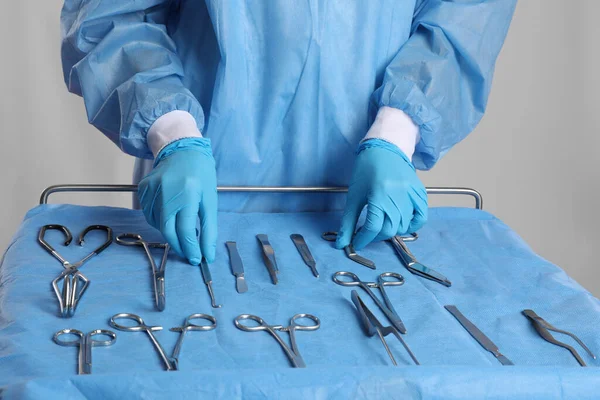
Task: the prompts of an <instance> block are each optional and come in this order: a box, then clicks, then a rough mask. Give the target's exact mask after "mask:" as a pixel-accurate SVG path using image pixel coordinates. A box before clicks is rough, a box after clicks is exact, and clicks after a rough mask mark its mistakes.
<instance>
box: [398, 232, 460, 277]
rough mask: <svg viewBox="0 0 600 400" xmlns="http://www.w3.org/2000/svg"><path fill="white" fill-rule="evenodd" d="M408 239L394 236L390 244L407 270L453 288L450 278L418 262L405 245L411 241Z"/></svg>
mask: <svg viewBox="0 0 600 400" xmlns="http://www.w3.org/2000/svg"><path fill="white" fill-rule="evenodd" d="M414 235H416V234H414ZM415 238H416V236H415ZM406 239H407V238H402V237H400V236H394V237H392V238H391V239H389V242H390V243H391V244H392V246H393V247H394V250H396V254H398V257H399V258H400V261H402V264H404V266H405V267H406V269H407V270H409V271H410V272H411V273H413V274H415V275H418V276H420V277H422V278H426V279H429V280H432V281H434V282H437V283H440V284H442V285H444V286H447V287H450V286H452V282H450V281H449V280H448V278H446V277H445V276H444V275H442V274H440V273H439V272H437V271H435V270H433V269H431V268H428V267H426V266H425V265H423V264H421V263H420V262H418V261H417V259H416V258H415V256H414V255H413V254H412V253H411V251H410V250H409V249H408V246H406V244H405V243H404V242H406V241H411V240H406Z"/></svg>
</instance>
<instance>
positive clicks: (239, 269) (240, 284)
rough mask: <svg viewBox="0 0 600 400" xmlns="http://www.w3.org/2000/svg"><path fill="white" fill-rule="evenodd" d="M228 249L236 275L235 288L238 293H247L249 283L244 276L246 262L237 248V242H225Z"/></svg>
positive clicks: (232, 268)
mask: <svg viewBox="0 0 600 400" xmlns="http://www.w3.org/2000/svg"><path fill="white" fill-rule="evenodd" d="M225 246H227V251H228V252H229V261H230V263H231V272H232V273H233V275H234V276H235V288H236V290H237V292H238V293H246V292H247V291H248V285H247V284H246V278H245V276H244V264H243V263H242V258H241V257H240V253H239V252H238V249H237V244H236V243H235V242H225Z"/></svg>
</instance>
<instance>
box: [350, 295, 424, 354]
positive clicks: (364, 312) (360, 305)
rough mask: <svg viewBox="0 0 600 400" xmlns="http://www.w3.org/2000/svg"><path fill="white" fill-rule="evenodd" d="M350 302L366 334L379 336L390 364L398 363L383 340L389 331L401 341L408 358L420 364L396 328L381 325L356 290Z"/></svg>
mask: <svg viewBox="0 0 600 400" xmlns="http://www.w3.org/2000/svg"><path fill="white" fill-rule="evenodd" d="M352 302H353V303H354V305H355V306H356V310H357V311H358V314H359V316H360V318H361V321H362V324H363V327H364V329H365V333H366V334H367V335H368V336H374V335H375V334H377V336H379V340H381V343H383V347H385V350H386V351H387V353H388V356H389V357H390V360H392V364H394V365H398V363H396V359H395V358H394V356H393V355H392V351H391V350H390V348H389V346H388V344H387V342H386V341H385V336H387V335H389V334H390V333H391V334H393V335H394V336H396V338H397V339H398V340H399V341H400V343H402V346H404V348H405V349H406V351H407V352H408V355H409V356H410V358H412V360H413V361H414V363H415V364H416V365H420V364H419V361H418V360H417V358H416V357H415V355H414V354H413V352H412V351H411V350H410V348H409V347H408V345H407V344H406V342H405V341H404V339H402V336H401V335H400V333H399V332H398V330H397V329H396V328H394V327H393V326H383V324H382V323H381V322H379V320H378V319H377V317H376V316H375V314H373V313H372V312H371V310H369V308H368V307H367V306H366V304H365V303H364V302H363V301H362V299H361V298H360V296H359V295H358V292H357V291H356V290H353V291H352Z"/></svg>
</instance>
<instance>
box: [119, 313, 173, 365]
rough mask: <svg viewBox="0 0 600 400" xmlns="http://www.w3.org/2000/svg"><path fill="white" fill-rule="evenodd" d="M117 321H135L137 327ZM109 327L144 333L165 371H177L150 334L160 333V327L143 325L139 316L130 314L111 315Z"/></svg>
mask: <svg viewBox="0 0 600 400" xmlns="http://www.w3.org/2000/svg"><path fill="white" fill-rule="evenodd" d="M118 319H129V320H132V321H135V322H136V323H137V325H129V326H127V325H120V324H118V323H117V322H116V321H117V320H118ZM110 326H112V327H113V328H115V329H118V330H120V331H124V332H146V334H147V335H148V337H149V338H150V340H151V341H152V344H153V345H154V348H155V349H156V351H157V352H158V354H159V355H160V358H161V359H162V362H163V363H164V364H165V368H166V369H167V371H175V370H176V369H177V368H176V365H173V363H172V362H171V359H170V358H169V357H167V354H166V353H165V351H164V349H163V348H162V346H161V345H160V343H159V342H158V340H157V339H156V337H155V336H154V334H153V333H152V332H154V331H161V330H162V329H163V327H162V326H148V325H146V324H145V323H144V320H143V319H141V318H140V317H139V316H137V315H135V314H130V313H120V314H115V315H113V316H112V317H111V318H110Z"/></svg>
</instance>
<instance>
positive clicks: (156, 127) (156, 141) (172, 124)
mask: <svg viewBox="0 0 600 400" xmlns="http://www.w3.org/2000/svg"><path fill="white" fill-rule="evenodd" d="M188 137H202V133H200V130H199V129H198V125H196V119H195V118H194V117H193V116H192V114H190V113H189V112H187V111H180V110H175V111H171V112H168V113H166V114H165V115H163V116H161V117H160V118H158V119H157V120H156V121H154V123H153V124H152V126H151V127H150V129H149V130H148V137H147V140H148V147H150V150H151V151H152V154H154V157H155V158H156V156H157V155H158V153H160V151H161V150H162V149H163V147H165V146H166V145H168V144H169V143H172V142H174V141H176V140H179V139H183V138H188Z"/></svg>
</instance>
